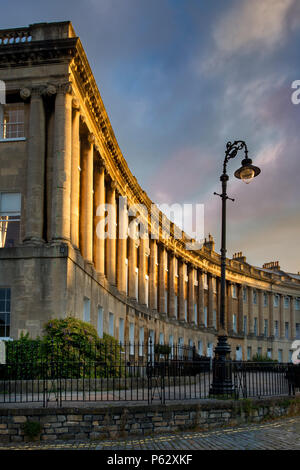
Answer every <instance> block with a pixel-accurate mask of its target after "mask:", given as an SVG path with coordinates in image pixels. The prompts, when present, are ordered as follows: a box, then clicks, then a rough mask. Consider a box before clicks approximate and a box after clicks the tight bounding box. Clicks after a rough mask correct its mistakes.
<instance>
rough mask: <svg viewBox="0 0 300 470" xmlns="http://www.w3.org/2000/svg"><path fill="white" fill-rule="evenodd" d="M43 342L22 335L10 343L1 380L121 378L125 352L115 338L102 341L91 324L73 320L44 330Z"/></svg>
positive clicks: (53, 323) (59, 321)
mask: <svg viewBox="0 0 300 470" xmlns="http://www.w3.org/2000/svg"><path fill="white" fill-rule="evenodd" d="M44 333H45V335H44V336H43V338H42V339H40V338H37V339H30V338H29V335H28V334H27V335H25V336H24V335H22V336H21V338H20V339H19V340H15V341H9V342H7V343H6V357H7V361H6V362H7V366H6V368H5V376H2V377H1V378H6V379H9V378H14V379H23V380H25V379H38V378H48V379H51V378H56V377H60V378H81V377H86V378H96V377H121V376H122V375H124V374H123V372H122V371H123V370H124V367H123V366H124V364H123V362H124V361H122V348H121V347H120V345H119V343H118V341H117V340H115V339H114V338H113V337H112V336H109V335H107V334H104V337H103V339H100V338H99V337H98V334H97V331H96V329H95V328H94V327H93V326H92V325H91V324H90V323H86V322H83V321H81V320H78V319H76V318H73V317H67V318H64V319H54V320H50V321H48V322H47V323H46V324H45V326H44Z"/></svg>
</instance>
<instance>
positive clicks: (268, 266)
mask: <svg viewBox="0 0 300 470" xmlns="http://www.w3.org/2000/svg"><path fill="white" fill-rule="evenodd" d="M263 268H265V269H273V271H280V266H279V261H270V262H269V263H265V264H263Z"/></svg>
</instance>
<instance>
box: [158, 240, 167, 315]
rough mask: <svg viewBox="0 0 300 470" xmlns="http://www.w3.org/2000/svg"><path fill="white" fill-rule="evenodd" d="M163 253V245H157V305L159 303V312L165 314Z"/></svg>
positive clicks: (164, 250)
mask: <svg viewBox="0 0 300 470" xmlns="http://www.w3.org/2000/svg"><path fill="white" fill-rule="evenodd" d="M165 253H166V249H165V247H164V246H163V245H161V246H160V247H159V253H158V256H159V261H158V302H159V303H158V305H159V312H160V313H163V314H167V312H166V306H165V290H166V288H165V272H166V265H165Z"/></svg>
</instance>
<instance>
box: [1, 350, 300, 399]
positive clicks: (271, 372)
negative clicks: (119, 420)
mask: <svg viewBox="0 0 300 470" xmlns="http://www.w3.org/2000/svg"><path fill="white" fill-rule="evenodd" d="M218 365H219V364H218V363H217V362H215V361H212V359H211V358H208V357H202V356H199V355H198V354H197V353H196V350H195V348H191V347H188V346H182V345H173V346H171V347H169V348H168V347H164V348H162V347H161V345H153V344H152V343H151V342H149V343H148V344H143V343H134V344H133V343H132V344H130V343H126V344H122V343H120V344H118V343H117V342H114V343H112V344H107V343H105V344H104V343H103V344H101V343H100V344H99V345H98V347H97V348H92V347H89V348H86V347H85V348H84V349H80V348H79V349H76V350H74V348H73V347H70V348H65V349H64V350H63V351H62V350H61V349H60V348H59V347H58V346H55V345H48V346H47V347H45V345H43V344H34V345H31V347H29V348H28V347H27V348H26V349H24V348H22V347H20V345H17V347H16V348H14V347H13V345H10V353H9V355H8V358H7V362H6V364H3V365H0V404H4V405H5V404H8V403H34V402H36V403H43V406H48V405H49V404H51V403H57V405H59V406H61V405H62V404H63V403H67V402H82V401H90V402H98V401H100V402H111V401H118V402H126V401H143V402H148V403H152V402H155V401H159V402H161V403H165V402H166V401H170V400H189V399H203V398H214V397H213V396H212V395H211V393H210V387H211V383H212V379H213V369H214V367H216V366H218ZM229 367H230V370H231V375H232V383H233V387H232V393H230V394H229V395H230V398H234V399H238V398H247V397H267V396H280V395H288V394H291V393H295V386H298V387H299V386H300V384H298V382H297V380H299V377H300V366H295V365H293V364H278V363H273V362H266V363H262V362H237V361H232V362H230V363H229ZM297 384H298V385H297Z"/></svg>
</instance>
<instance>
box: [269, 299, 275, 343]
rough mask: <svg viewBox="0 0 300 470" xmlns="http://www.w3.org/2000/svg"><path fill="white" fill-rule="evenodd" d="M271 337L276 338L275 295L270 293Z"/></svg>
mask: <svg viewBox="0 0 300 470" xmlns="http://www.w3.org/2000/svg"><path fill="white" fill-rule="evenodd" d="M269 336H274V294H273V293H272V292H269Z"/></svg>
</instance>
